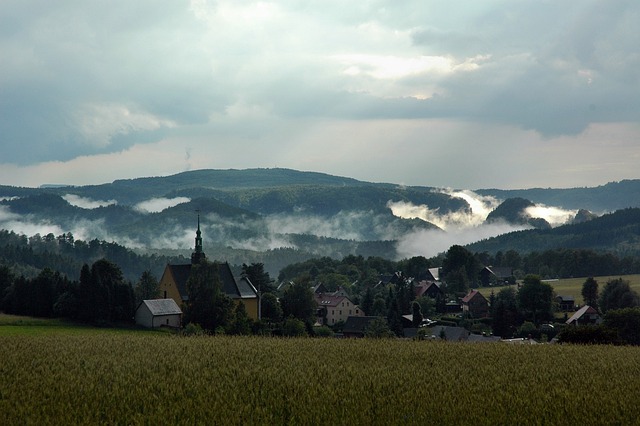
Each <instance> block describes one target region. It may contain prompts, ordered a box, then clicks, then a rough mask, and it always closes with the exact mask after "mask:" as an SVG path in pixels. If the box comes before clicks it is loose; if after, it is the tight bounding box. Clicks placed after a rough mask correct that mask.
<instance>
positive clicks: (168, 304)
mask: <svg viewBox="0 0 640 426" xmlns="http://www.w3.org/2000/svg"><path fill="white" fill-rule="evenodd" d="M142 305H145V306H146V307H147V308H148V309H149V312H151V315H153V316H158V315H172V314H181V313H182V311H181V310H180V308H179V307H178V305H177V304H176V302H175V301H174V300H173V299H153V300H143V301H142V303H140V305H138V309H140V306H142ZM136 310H137V309H136Z"/></svg>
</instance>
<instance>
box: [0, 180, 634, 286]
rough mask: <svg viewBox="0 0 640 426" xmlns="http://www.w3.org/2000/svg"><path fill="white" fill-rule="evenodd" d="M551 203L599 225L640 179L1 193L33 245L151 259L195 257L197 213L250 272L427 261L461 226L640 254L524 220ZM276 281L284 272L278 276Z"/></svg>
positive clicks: (215, 240)
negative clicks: (408, 247)
mask: <svg viewBox="0 0 640 426" xmlns="http://www.w3.org/2000/svg"><path fill="white" fill-rule="evenodd" d="M489 197H497V203H498V204H500V203H501V204H500V205H498V204H495V202H496V199H495V198H491V200H492V201H491V205H492V207H494V208H495V207H496V206H497V208H495V210H494V211H493V212H491V213H490V214H489V215H488V216H486V215H485V216H484V217H481V218H480V222H478V220H476V219H477V218H475V217H473V216H474V215H476V216H477V215H478V211H479V210H478V208H477V206H478V205H484V209H485V210H486V209H487V208H488V207H487V206H488V205H489V204H487V200H489ZM540 203H545V204H547V205H557V206H562V207H564V208H571V209H575V210H573V212H572V214H573V216H576V214H575V213H576V212H577V209H583V210H582V213H581V214H580V215H578V216H579V219H580V220H587V219H590V218H592V217H593V215H592V214H591V213H590V212H589V211H587V210H591V211H615V210H617V209H619V208H623V207H624V208H626V207H640V181H639V180H633V181H623V182H618V183H609V184H607V185H603V186H600V187H596V188H574V189H527V190H517V191H505V190H498V189H487V190H476V191H475V192H469V191H466V192H464V193H462V192H461V191H460V192H456V191H452V190H444V189H438V188H433V187H428V186H401V185H396V184H393V183H372V182H363V181H359V180H356V179H352V178H348V177H340V176H332V175H328V174H324V173H316V172H302V171H296V170H289V169H247V170H196V171H189V172H184V173H179V174H175V175H172V176H164V177H141V178H137V179H123V180H116V181H114V182H112V183H108V184H103V185H89V186H66V187H59V186H51V187H42V188H18V187H11V186H0V229H6V230H8V231H14V232H16V233H18V234H24V235H27V236H31V235H34V234H39V235H41V236H48V235H49V234H50V235H53V236H55V237H57V236H59V235H61V234H65V235H66V234H72V235H73V236H74V237H75V239H79V240H84V241H92V240H94V239H96V240H99V241H110V242H117V243H118V244H121V245H124V246H126V247H130V248H134V249H135V250H136V251H137V252H138V253H141V254H144V253H157V252H162V253H166V252H167V251H170V252H171V253H172V254H175V255H183V256H188V255H189V253H190V250H191V248H192V247H193V232H194V227H195V223H196V211H198V212H199V213H200V216H201V218H202V228H203V229H202V231H203V237H204V244H205V250H206V251H208V252H209V253H212V254H213V256H214V258H215V257H216V256H218V257H217V258H220V257H221V256H225V258H227V259H241V260H242V261H241V263H242V262H252V261H262V260H263V259H267V258H268V259H270V261H273V262H274V264H275V265H278V266H281V265H286V262H287V261H288V260H287V259H289V260H290V259H295V261H300V260H303V259H305V258H309V257H312V256H329V257H334V258H339V257H341V256H345V255H348V254H356V255H363V256H369V255H375V256H380V257H384V258H388V259H397V258H398V257H399V256H401V255H399V254H398V251H397V245H396V243H397V242H401V241H407V240H411V238H413V236H416V235H427V237H426V238H424V239H421V238H416V239H414V240H415V241H419V243H417V248H416V249H415V250H414V252H417V253H422V252H424V251H423V250H422V248H421V247H428V246H429V245H430V244H433V242H434V241H436V240H443V241H446V243H447V244H459V243H460V242H458V241H457V240H456V238H459V237H460V232H459V231H458V229H457V228H456V227H459V226H462V225H464V226H470V225H469V224H471V226H476V227H477V224H478V223H481V221H484V219H485V217H486V218H487V221H488V222H489V223H491V222H493V223H497V219H500V220H501V221H505V220H506V221H507V222H509V223H511V224H519V225H521V226H530V225H533V226H537V227H541V228H544V229H542V230H540V231H522V232H521V233H511V234H506V235H504V236H503V237H500V238H498V239H487V240H483V241H481V242H479V243H477V245H473V246H471V247H478V250H481V251H482V250H488V251H498V250H502V251H505V250H508V249H510V248H515V249H517V250H525V251H526V250H529V251H530V250H537V249H543V248H547V247H565V246H569V247H581V248H596V249H598V250H616V251H620V252H625V253H635V252H637V250H638V248H637V241H636V240H635V239H634V238H636V237H637V234H634V232H636V228H634V227H633V224H629V225H628V226H627V227H626V228H625V227H622V226H620V227H617V228H615V232H614V235H616V237H615V238H613V239H612V238H609V237H608V235H610V233H611V232H613V231H612V230H611V229H610V228H607V226H609V225H607V224H608V222H607V219H605V220H601V221H594V220H592V221H590V222H585V224H587V223H592V225H590V226H592V227H595V229H592V228H589V226H586V227H583V228H580V227H568V228H564V227H561V228H562V229H560V228H554V229H549V228H550V225H549V223H547V222H545V221H544V219H543V218H536V217H529V218H528V219H526V220H523V219H522V217H521V216H520V214H521V212H522V209H523V208H526V207H527V206H531V205H532V204H535V205H537V204H540ZM472 205H473V208H472ZM392 207H393V210H392ZM480 210H482V209H480ZM573 216H572V217H573ZM471 219H473V220H471ZM434 223H438V225H439V226H440V227H441V228H442V229H447V232H443V231H442V230H441V229H440V228H439V227H438V226H436V225H434ZM444 225H446V226H444ZM601 227H603V230H599V229H600V228H601ZM467 229H471V231H473V230H474V229H475V228H467ZM509 229H513V227H512V228H509V227H504V228H500V227H495V231H492V232H505V231H508V230H509ZM541 232H548V233H541ZM608 233H609V234H608ZM482 235H485V236H486V234H482ZM491 235H496V234H495V233H493V234H491ZM476 239H477V238H476ZM471 241H473V240H471ZM467 242H468V241H465V242H464V243H463V244H466V243H467ZM447 247H448V246H447ZM443 249H444V250H446V247H444V248H443ZM439 250H442V249H439ZM625 250H626V251H625ZM402 253H403V254H402V256H406V254H404V252H402ZM280 255H281V256H282V257H278V256H280ZM273 268H275V267H273ZM270 272H271V273H274V274H275V273H277V270H274V269H271V268H270Z"/></svg>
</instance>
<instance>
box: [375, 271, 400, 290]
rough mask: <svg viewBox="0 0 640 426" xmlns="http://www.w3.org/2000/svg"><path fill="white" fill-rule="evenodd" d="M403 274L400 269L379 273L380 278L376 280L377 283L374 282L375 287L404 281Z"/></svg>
mask: <svg viewBox="0 0 640 426" xmlns="http://www.w3.org/2000/svg"><path fill="white" fill-rule="evenodd" d="M404 280H405V278H404V275H402V272H401V271H398V272H395V273H393V274H391V275H384V274H380V278H379V280H378V284H376V287H379V286H385V287H386V286H388V285H389V284H398V283H400V282H402V281H404Z"/></svg>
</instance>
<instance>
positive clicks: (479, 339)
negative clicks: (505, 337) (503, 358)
mask: <svg viewBox="0 0 640 426" xmlns="http://www.w3.org/2000/svg"><path fill="white" fill-rule="evenodd" d="M500 340H501V339H500V336H483V335H481V334H470V335H469V337H467V342H476V343H477V342H480V343H484V342H499V341H500Z"/></svg>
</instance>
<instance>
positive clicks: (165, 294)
mask: <svg viewBox="0 0 640 426" xmlns="http://www.w3.org/2000/svg"><path fill="white" fill-rule="evenodd" d="M164 298H165V299H166V298H167V290H165V291H164Z"/></svg>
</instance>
